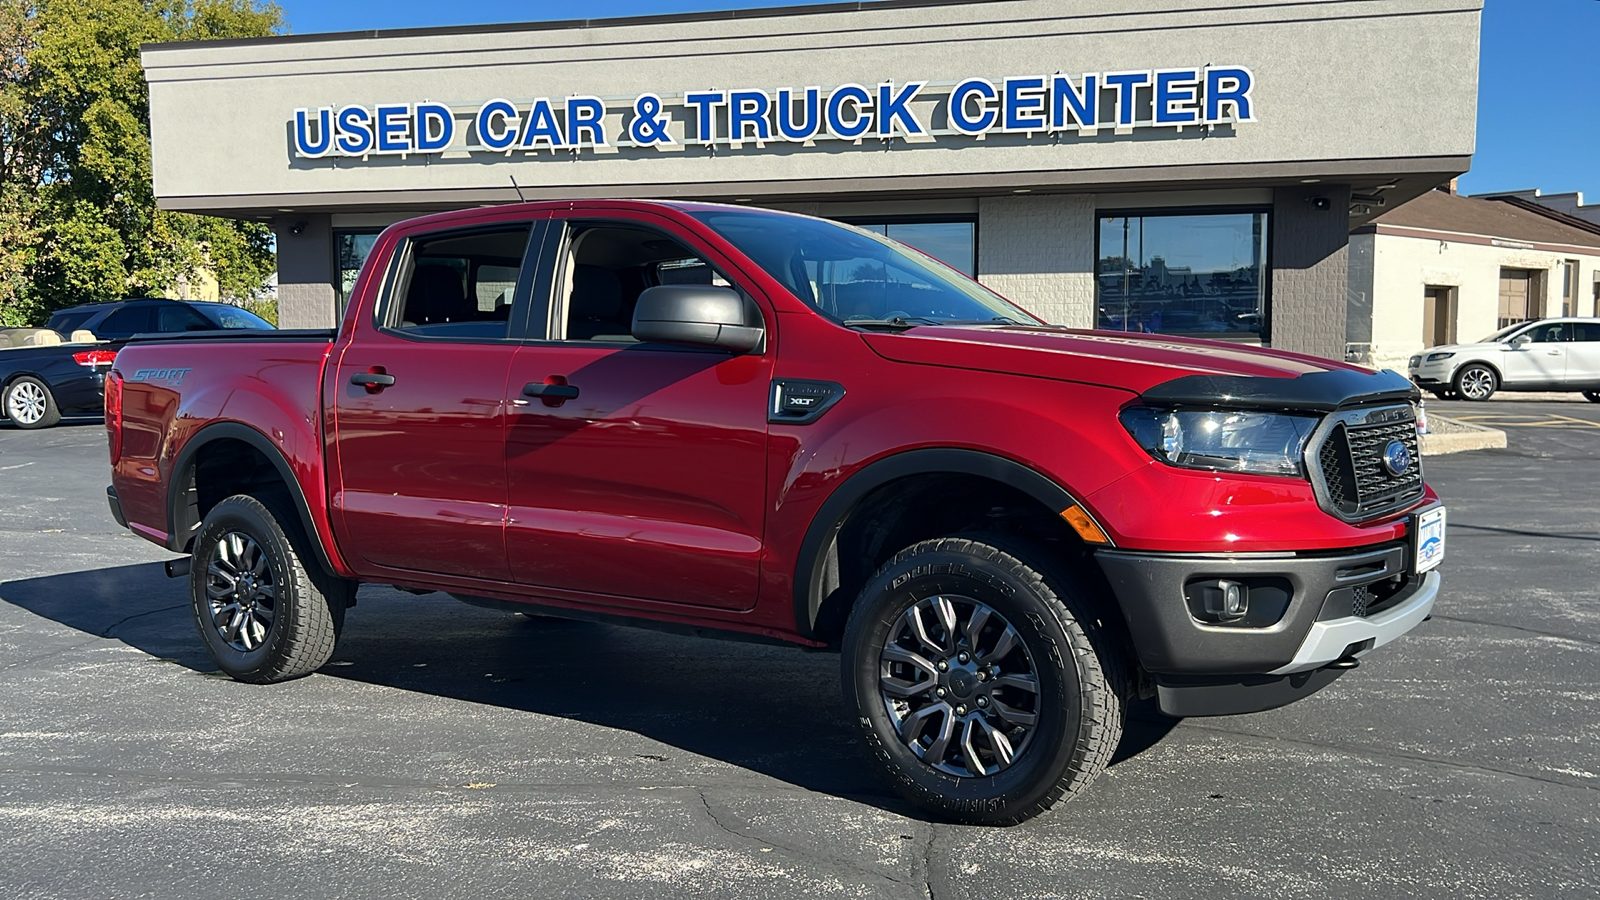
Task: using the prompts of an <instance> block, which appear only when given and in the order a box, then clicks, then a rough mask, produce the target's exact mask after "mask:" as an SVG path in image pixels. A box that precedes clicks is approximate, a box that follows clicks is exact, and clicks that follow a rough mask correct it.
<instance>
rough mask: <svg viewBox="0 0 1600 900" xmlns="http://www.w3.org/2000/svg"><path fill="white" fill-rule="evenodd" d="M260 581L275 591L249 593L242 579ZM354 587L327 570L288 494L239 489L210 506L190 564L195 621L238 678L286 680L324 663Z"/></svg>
mask: <svg viewBox="0 0 1600 900" xmlns="http://www.w3.org/2000/svg"><path fill="white" fill-rule="evenodd" d="M251 546H253V547H254V548H256V550H255V551H252V550H251V549H250V547H251ZM308 561H309V565H308ZM261 583H265V584H266V585H268V587H269V588H270V590H266V589H255V590H252V591H250V592H249V593H251V595H252V596H251V597H249V598H246V597H244V596H243V595H244V594H245V593H247V592H246V591H245V589H244V587H243V586H242V585H245V584H248V585H249V586H250V587H251V588H255V587H256V586H257V585H259V584H261ZM354 589H355V586H354V584H353V583H351V582H348V581H345V580H343V579H338V578H334V577H332V576H329V575H328V574H326V573H325V572H323V571H322V569H321V567H320V566H319V565H318V564H317V563H316V561H315V557H313V556H312V555H311V550H310V546H309V541H308V538H307V537H306V536H305V535H304V534H303V533H302V531H301V527H300V523H299V519H298V517H296V516H294V515H293V513H292V512H290V511H289V507H288V506H287V503H286V502H285V501H284V500H283V499H282V498H279V497H273V496H268V497H265V498H257V497H253V496H250V495H247V494H235V495H234V496H232V497H228V498H227V499H225V500H223V501H222V502H220V503H218V504H217V505H216V506H215V507H212V509H211V512H209V513H207V514H206V518H205V521H204V522H203V523H202V524H201V525H200V530H199V533H198V534H197V535H195V542H194V559H193V562H192V564H191V566H190V570H189V592H190V597H191V600H192V604H193V609H194V619H195V627H196V628H197V629H198V630H199V632H200V639H201V640H202V641H204V642H205V645H206V649H207V650H209V651H211V658H212V659H213V660H214V661H215V662H216V664H217V668H219V669H221V670H222V671H223V672H225V673H227V674H228V675H229V676H230V677H232V678H235V679H237V680H239V681H246V682H250V683H252V684H271V683H274V682H279V681H288V680H289V679H292V678H299V677H301V676H304V675H309V674H310V673H312V672H315V671H316V670H317V669H319V668H321V667H322V666H323V665H325V664H326V663H327V662H328V660H329V659H331V658H332V657H333V651H334V648H335V646H336V645H337V644H338V641H339V632H340V631H341V630H342V629H343V628H344V615H345V609H346V607H348V606H349V605H350V600H351V597H352V596H353V593H354ZM230 603H232V604H233V608H232V611H230V607H229V604H230ZM241 605H244V606H248V607H249V609H248V610H241V609H240V606H241ZM246 613H248V614H246ZM269 613H270V618H269V615H268V614H269ZM241 617H242V618H241ZM241 622H242V623H243V624H240V623H241ZM229 625H233V626H234V627H233V628H232V631H231V634H230V629H229ZM246 629H248V630H246Z"/></svg>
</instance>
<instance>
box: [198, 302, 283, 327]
mask: <svg viewBox="0 0 1600 900" xmlns="http://www.w3.org/2000/svg"><path fill="white" fill-rule="evenodd" d="M206 312H207V313H208V314H209V315H210V318H211V319H213V320H214V321H215V322H216V323H217V324H218V325H221V326H222V327H223V328H268V329H270V328H272V323H270V322H268V321H267V320H266V319H263V318H261V317H260V316H258V315H256V314H255V313H253V312H250V311H248V310H243V309H240V308H239V307H237V306H218V307H208V308H207V309H206Z"/></svg>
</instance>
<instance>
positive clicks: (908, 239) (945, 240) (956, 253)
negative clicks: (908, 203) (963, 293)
mask: <svg viewBox="0 0 1600 900" xmlns="http://www.w3.org/2000/svg"><path fill="white" fill-rule="evenodd" d="M845 221H847V222H849V223H850V224H851V225H854V226H856V227H857V228H865V229H866V230H868V231H875V232H877V233H878V234H881V235H883V236H884V237H887V238H889V239H890V240H895V241H899V242H900V243H902V244H905V245H906V246H907V247H915V248H916V249H918V250H921V251H922V252H923V253H926V254H928V255H929V256H931V257H933V258H934V259H937V260H938V261H940V262H942V263H944V264H945V265H947V266H949V267H950V268H952V269H955V270H956V271H957V272H961V273H963V274H965V275H966V276H967V277H968V278H976V277H977V275H978V226H977V223H975V222H950V221H942V222H935V221H921V222H885V221H883V220H881V219H879V220H877V221H872V220H870V219H865V220H864V219H846V220H845Z"/></svg>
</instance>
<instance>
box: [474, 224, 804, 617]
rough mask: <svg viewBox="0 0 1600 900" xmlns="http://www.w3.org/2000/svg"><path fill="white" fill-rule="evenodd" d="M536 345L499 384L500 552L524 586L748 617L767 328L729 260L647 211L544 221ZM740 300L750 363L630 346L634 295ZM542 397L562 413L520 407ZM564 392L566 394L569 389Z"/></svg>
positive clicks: (763, 437)
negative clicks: (678, 292) (733, 290)
mask: <svg viewBox="0 0 1600 900" xmlns="http://www.w3.org/2000/svg"><path fill="white" fill-rule="evenodd" d="M548 254H549V258H551V259H552V261H553V264H552V265H551V266H549V267H548V268H549V273H550V274H549V276H548V277H546V278H545V279H544V280H545V282H546V283H547V285H548V288H547V291H541V296H549V297H550V298H551V304H550V305H551V315H550V316H549V320H550V321H549V325H548V329H549V330H548V339H547V340H544V341H540V342H533V341H530V342H529V343H527V344H526V345H524V346H523V347H522V348H521V349H520V350H518V351H517V355H516V358H515V359H514V360H513V362H512V365H511V372H510V377H509V378H508V379H507V384H506V400H507V408H508V410H509V418H508V424H507V440H506V465H507V470H508V478H509V484H508V487H509V491H510V510H509V514H508V520H507V530H506V540H507V546H508V550H509V552H510V556H511V566H512V572H513V574H514V576H515V577H516V579H517V580H518V581H520V582H523V583H524V584H528V585H535V586H539V587H543V588H555V589H559V590H563V591H572V592H585V593H590V594H602V595H609V596H611V597H617V598H628V599H637V600H657V601H670V602H676V603H686V604H691V605H697V606H707V607H717V608H723V609H748V608H750V607H751V606H753V605H754V604H755V600H756V588H757V581H758V567H759V564H760V559H761V546H762V543H761V538H762V527H763V524H764V518H765V496H766V446H767V414H766V407H767V398H768V391H769V387H770V383H771V380H772V362H773V358H774V355H775V353H774V351H773V349H772V344H773V341H772V330H771V325H772V321H773V318H774V317H773V316H772V315H771V314H770V313H764V312H763V310H762V309H761V307H760V306H759V305H758V304H757V302H756V300H755V299H754V296H753V295H752V294H751V293H750V289H749V288H748V286H745V285H740V284H738V283H737V275H736V274H735V273H734V272H733V271H732V268H731V265H730V263H729V261H727V260H725V259H723V258H721V257H719V256H717V255H716V254H715V252H714V251H712V250H710V249H709V248H706V247H703V246H699V245H698V244H697V243H696V242H695V241H694V239H693V238H691V237H687V236H684V235H682V234H680V233H678V232H676V231H675V230H674V229H673V227H672V226H670V224H669V223H668V222H667V221H666V220H663V219H660V218H658V217H655V216H652V215H650V214H648V213H642V212H640V213H628V214H620V213H619V214H617V215H616V216H614V217H608V218H606V219H603V220H602V219H580V218H573V219H569V220H566V221H565V222H560V221H558V222H557V223H556V227H553V228H552V230H551V234H550V238H549V250H548ZM669 283H676V284H693V283H700V284H716V285H719V286H733V287H738V288H744V289H745V293H746V297H747V302H748V303H749V308H748V311H747V316H748V317H749V320H750V321H751V322H760V321H765V323H766V326H767V334H768V341H767V344H766V347H765V348H763V349H762V350H758V351H757V352H753V353H748V354H740V355H730V354H729V353H726V352H721V351H712V350H699V349H688V348H682V347H668V346H663V345H654V344H640V343H638V342H637V341H635V340H634V339H633V338H632V336H631V335H630V332H631V330H632V321H633V307H634V304H635V303H636V302H637V300H638V297H639V294H640V293H641V292H642V291H643V290H645V289H646V288H648V287H651V286H654V285H658V284H669ZM545 385H561V386H564V387H566V388H569V389H571V390H575V391H576V392H577V393H576V396H573V397H570V399H561V398H552V397H549V396H530V395H529V392H533V393H535V394H537V393H538V392H540V391H543V390H545V387H544V386H545ZM569 393H570V391H569Z"/></svg>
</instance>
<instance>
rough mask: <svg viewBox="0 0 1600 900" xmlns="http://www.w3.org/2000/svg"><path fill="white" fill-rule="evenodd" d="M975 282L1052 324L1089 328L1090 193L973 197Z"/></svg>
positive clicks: (1091, 308) (1091, 274)
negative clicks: (975, 203)
mask: <svg viewBox="0 0 1600 900" xmlns="http://www.w3.org/2000/svg"><path fill="white" fill-rule="evenodd" d="M978 280H979V281H981V282H983V283H984V284H985V285H987V286H989V287H990V288H993V289H994V290H996V291H998V292H999V293H1001V294H1003V295H1004V296H1006V297H1008V298H1010V299H1011V300H1014V301H1016V303H1017V304H1018V305H1019V306H1021V307H1022V308H1023V309H1026V310H1028V311H1029V312H1031V313H1033V314H1034V315H1037V316H1040V317H1042V318H1043V319H1044V320H1045V321H1047V322H1050V323H1051V324H1054V325H1067V326H1070V327H1073V328H1093V327H1094V318H1095V317H1094V196H1093V195H1091V194H1042V195H1037V196H1034V195H1025V196H1014V197H984V198H982V199H980V200H979V201H978Z"/></svg>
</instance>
